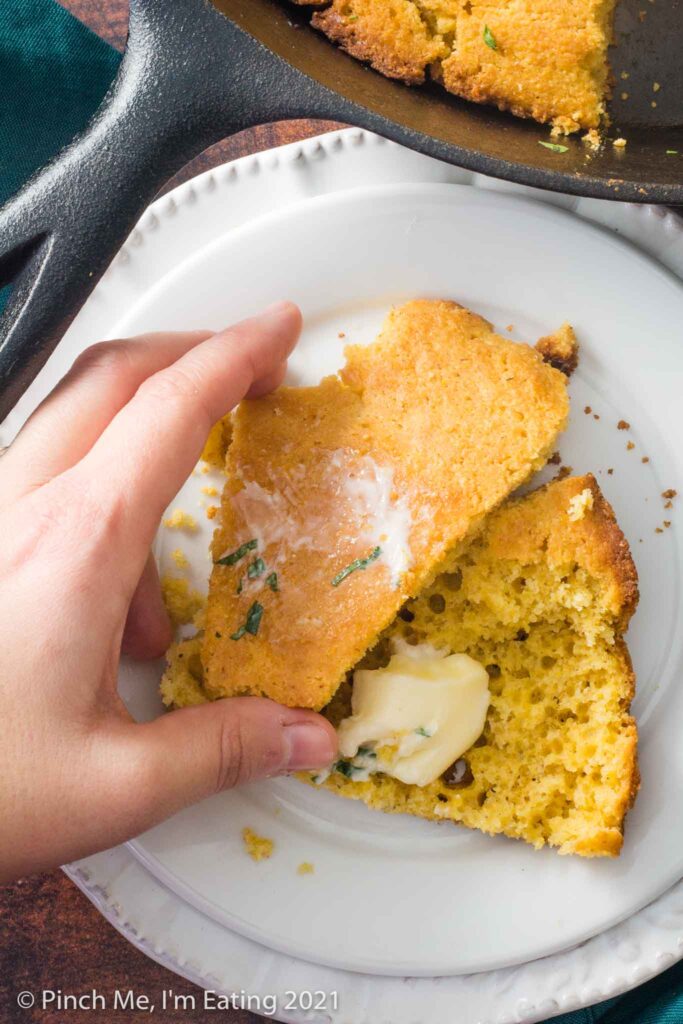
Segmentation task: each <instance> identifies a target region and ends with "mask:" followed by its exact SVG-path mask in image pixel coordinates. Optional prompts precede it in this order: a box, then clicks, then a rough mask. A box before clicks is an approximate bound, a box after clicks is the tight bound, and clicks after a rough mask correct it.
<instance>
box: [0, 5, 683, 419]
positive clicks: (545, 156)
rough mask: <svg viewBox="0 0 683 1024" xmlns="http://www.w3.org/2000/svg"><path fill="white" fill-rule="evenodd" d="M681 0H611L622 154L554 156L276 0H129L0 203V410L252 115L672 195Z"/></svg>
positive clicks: (681, 109)
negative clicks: (74, 94) (44, 143)
mask: <svg viewBox="0 0 683 1024" xmlns="http://www.w3.org/2000/svg"><path fill="white" fill-rule="evenodd" d="M567 2H570V0H567ZM680 4H681V0H656V2H654V0H650V2H647V0H621V4H620V6H619V8H618V15H617V26H616V31H617V45H616V47H615V49H614V52H613V55H612V67H613V68H614V69H615V72H616V77H617V86H616V90H615V100H614V105H613V118H614V119H615V122H616V125H615V126H616V127H617V128H618V129H620V130H621V132H622V133H623V134H625V135H626V136H627V138H628V140H629V141H628V145H627V147H626V149H625V150H621V151H620V150H616V149H614V148H613V147H612V146H611V145H608V146H606V147H605V148H604V149H603V150H602V151H601V152H599V153H597V154H593V153H592V152H590V151H589V150H588V149H587V148H586V146H585V145H583V144H582V143H581V142H580V141H579V140H570V141H569V143H568V145H569V150H568V152H566V153H562V154H558V153H554V152H552V151H549V150H547V149H545V148H543V147H542V146H539V144H538V142H539V139H546V140H547V138H548V134H547V130H546V129H544V128H542V127H540V126H539V125H536V124H534V123H533V122H525V121H519V120H516V119H514V118H512V117H510V116H508V115H504V114H500V113H499V112H498V111H496V110H493V109H491V108H488V107H486V108H485V107H477V106H475V105H474V104H467V103H462V102H459V101H458V100H456V99H454V98H452V97H449V96H448V95H447V94H445V93H443V92H441V91H440V90H437V88H436V87H434V88H430V87H426V88H421V89H409V88H407V87H406V86H403V85H401V84H400V83H397V82H392V81H389V80H388V79H385V78H382V77H381V76H380V75H378V74H375V73H374V72H373V71H371V70H370V69H368V68H366V67H364V66H363V65H361V64H359V63H357V62H356V61H354V60H352V59H351V58H350V57H347V56H346V55H345V54H344V53H342V52H341V51H339V50H337V49H336V48H335V47H333V46H331V45H330V44H329V43H328V42H327V41H326V40H325V39H323V38H322V37H320V36H319V35H318V34H317V33H316V32H314V31H313V30H312V29H311V28H309V26H308V24H307V16H306V14H305V12H304V11H303V10H301V9H297V8H295V7H292V6H291V5H286V4H284V3H282V2H280V0H214V3H213V4H211V3H209V0H131V15H130V29H129V40H128V46H127V49H126V53H125V56H124V59H123V62H122V65H121V70H120V72H119V75H118V77H117V79H116V81H115V82H114V84H113V86H112V88H111V90H110V91H109V93H108V95H107V97H106V98H105V100H104V102H103V104H102V107H101V108H100V110H99V112H98V113H97V115H96V116H95V118H94V120H93V121H92V123H91V125H90V127H89V128H88V130H87V131H86V133H85V134H84V135H83V136H81V137H80V138H79V139H77V140H76V141H75V142H74V143H73V144H72V145H71V146H70V147H69V148H67V149H66V150H65V151H64V152H63V153H61V154H60V155H59V156H58V157H57V159H56V160H55V161H53V162H52V163H51V164H50V165H48V166H47V167H46V168H44V169H43V170H42V171H41V172H40V173H39V174H38V175H37V176H36V177H35V178H34V179H33V180H32V181H31V182H29V183H28V184H27V185H26V186H25V187H24V189H23V190H22V191H21V192H20V193H19V194H18V195H17V196H15V197H14V198H13V199H12V200H11V201H10V202H9V203H8V204H7V205H6V206H5V207H4V208H3V209H2V210H1V211H0V287H2V286H3V285H7V284H8V283H12V285H13V287H12V290H11V294H10V298H9V301H8V303H7V305H6V308H5V312H4V315H3V317H2V319H1V320H0V420H2V418H3V417H4V416H5V415H6V414H7V412H8V411H9V410H10V409H11V408H12V406H13V405H14V403H15V402H16V401H17V399H18V398H19V397H20V395H21V394H22V393H23V391H24V390H25V389H26V387H27V386H28V384H29V383H30V382H31V381H32V380H33V378H34V377H35V375H36V374H37V373H38V371H39V370H40V368H41V366H42V365H43V364H44V363H45V361H46V359H47V358H48V356H49V354H50V353H51V352H52V350H53V349H54V347H55V345H56V344H57V343H58V341H59V339H60V338H61V337H62V335H63V334H64V332H65V330H66V328H67V327H68V326H69V324H70V323H71V321H72V320H73V318H74V316H75V315H76V313H77V312H78V310H79V309H80V307H81V306H82V305H83V303H84V302H85V300H86V298H87V297H88V295H89V294H90V292H91V291H92V289H93V287H94V285H95V284H96V283H97V281H98V279H99V278H100V276H101V275H102V273H103V271H104V270H105V269H106V267H107V265H108V264H109V262H110V260H111V258H112V256H113V255H114V253H115V252H116V250H117V249H118V248H119V247H120V245H121V244H122V243H123V241H124V240H125V238H126V236H127V234H128V233H129V231H130V229H131V227H132V226H133V224H134V223H135V221H136V219H137V217H138V216H139V214H140V213H141V212H142V210H143V209H144V207H145V206H146V205H147V204H148V203H149V202H150V200H151V199H152V198H153V197H154V195H155V194H156V192H157V191H158V189H159V188H160V186H161V185H163V184H164V182H165V181H167V180H168V178H170V177H171V176H172V175H173V174H174V173H175V172H176V171H177V170H178V169H179V168H180V167H181V166H182V165H183V164H185V163H186V162H187V161H189V160H190V159H192V157H194V156H195V155H196V154H197V153H199V152H201V151H202V150H203V149H205V148H206V147H208V146H210V145H212V144H213V143H214V142H216V141H218V140H219V139H221V138H224V137H225V136H227V135H230V134H232V133H233V132H236V131H239V130H240V129H243V128H247V127H250V126H252V125H255V124H259V123H263V122H267V121H277V120H281V119H286V118H293V117H303V116H305V117H313V118H316V117H317V118H325V119H332V120H336V121H344V122H346V123H349V124H356V125H360V126H362V127H365V128H369V129H371V130H372V131H375V132H378V133H379V134H381V135H384V136H386V137H388V138H391V139H394V140H396V141H398V142H401V143H403V144H404V145H407V146H410V147H412V148H414V149H418V150H420V151H421V152H423V153H427V154H429V155H431V156H435V157H438V158H440V159H442V160H447V161H449V162H451V163H455V164H458V165H460V166H463V167H467V168H470V169H472V170H475V171H480V172H482V173H484V174H490V175H494V176H497V177H501V178H508V179H510V180H512V181H517V182H521V183H523V184H527V185H535V186H539V187H541V188H549V189H555V190H560V191H564V192H572V193H576V194H580V195H588V196H596V197H602V198H607V199H621V200H630V201H634V202H650V203H683V173H682V170H681V169H682V168H683V128H682V127H681V124H682V123H683V74H681V70H680V68H681V64H680V59H681V58H680V55H681V53H682V52H683V16H682V15H683V11H682V10H681V7H680ZM642 8H646V13H645V17H644V20H643V19H642V15H641V16H640V17H639V13H638V12H639V11H640V10H642ZM548 45H549V46H550V47H552V39H549V41H548ZM622 71H624V72H626V73H627V74H628V76H629V77H628V79H624V78H622V77H621V73H622ZM655 82H657V83H659V85H660V88H659V89H658V90H657V91H656V92H655V91H654V83H655ZM622 92H628V93H629V98H628V100H622V99H621V93H622ZM653 103H656V106H652V104H653ZM667 150H677V151H680V153H681V156H680V157H679V156H678V155H675V154H669V155H667V153H666V151H667ZM551 244H552V240H551V239H549V245H551Z"/></svg>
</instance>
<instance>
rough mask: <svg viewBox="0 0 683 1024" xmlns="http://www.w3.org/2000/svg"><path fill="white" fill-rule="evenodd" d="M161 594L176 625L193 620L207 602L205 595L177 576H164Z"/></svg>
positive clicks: (182, 624) (169, 615)
mask: <svg viewBox="0 0 683 1024" xmlns="http://www.w3.org/2000/svg"><path fill="white" fill-rule="evenodd" d="M161 596H162V598H163V601H164V604H165V606H166V611H167V612H168V617H169V618H170V620H171V622H172V623H173V625H174V626H176V627H177V626H184V625H187V624H188V623H190V622H192V621H193V620H194V618H195V616H196V615H197V613H198V612H199V611H201V609H202V608H203V607H204V603H205V598H204V596H203V595H202V594H200V593H199V591H198V590H193V589H192V588H191V587H190V584H189V583H188V581H187V580H186V579H182V578H178V577H175V576H164V577H163V579H162V581H161Z"/></svg>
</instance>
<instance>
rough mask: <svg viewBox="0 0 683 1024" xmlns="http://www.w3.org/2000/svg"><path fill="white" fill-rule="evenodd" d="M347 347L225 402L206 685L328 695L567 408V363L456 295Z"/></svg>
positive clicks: (546, 449) (306, 701)
mask: <svg viewBox="0 0 683 1024" xmlns="http://www.w3.org/2000/svg"><path fill="white" fill-rule="evenodd" d="M346 357H347V362H346V365H345V367H344V368H343V369H342V370H341V372H340V374H339V375H338V376H333V377H327V378H326V379H325V380H323V381H322V383H321V384H319V385H318V386H317V387H308V388H286V387H285V388H280V389H278V390H277V391H276V392H275V393H273V394H271V395H268V396H266V397H264V398H260V399H258V400H256V401H245V402H242V403H241V405H240V406H239V408H238V409H237V411H236V413H235V414H234V418H233V436H232V443H231V445H230V448H229V450H228V458H227V481H226V486H225V489H224V492H223V500H222V510H221V521H220V525H219V528H218V529H217V531H216V533H215V534H214V540H213V545H212V553H213V559H214V563H215V564H214V568H213V572H212V576H211V583H210V590H209V599H208V608H207V628H206V632H205V636H204V645H203V649H202V661H203V664H204V670H205V678H204V686H205V688H206V690H207V693H208V694H209V695H210V696H211V697H219V696H229V695H233V694H240V693H252V694H260V695H264V696H268V697H271V698H273V699H275V700H278V701H280V702H282V703H284V704H288V705H291V706H302V707H314V708H320V707H322V706H323V705H324V704H326V703H327V702H328V701H329V699H330V697H331V696H332V694H333V693H334V692H335V690H336V689H337V687H338V686H339V684H340V682H341V681H342V679H343V678H344V675H345V673H346V672H347V671H348V670H349V669H351V668H352V667H353V666H354V665H355V664H356V663H357V662H358V661H359V659H360V658H361V657H362V656H363V654H364V653H365V651H366V650H367V649H368V647H370V646H371V645H372V644H373V643H374V642H375V640H376V638H377V636H378V634H379V633H380V631H381V630H382V629H383V628H385V627H386V626H387V625H388V624H389V623H390V622H391V620H392V619H393V617H394V616H395V615H396V613H397V611H398V610H399V608H400V607H401V605H402V603H403V602H404V601H405V599H406V598H407V597H410V596H414V595H416V594H417V593H419V592H420V590H421V589H422V588H423V587H424V586H425V584H427V583H428V582H429V580H430V578H432V577H433V575H434V573H435V571H436V570H437V568H438V565H439V562H440V561H441V560H442V559H443V558H444V557H445V556H446V555H447V554H448V553H449V551H450V550H451V549H452V548H453V547H454V546H455V545H456V544H458V543H459V542H460V541H461V540H462V539H463V538H464V537H465V536H466V535H467V534H468V532H470V531H471V530H472V529H474V528H476V527H477V526H478V525H479V523H480V522H481V520H482V519H483V517H484V516H485V515H486V514H487V513H488V512H490V511H491V509H493V508H494V507H495V506H496V505H498V504H500V502H501V501H502V500H503V499H504V498H505V497H506V496H507V495H508V494H509V493H510V492H511V491H512V490H513V489H514V488H516V487H518V486H519V485H520V484H522V483H523V482H524V481H525V480H527V479H528V478H529V477H530V476H531V474H532V473H533V472H534V471H535V470H536V469H540V468H541V467H542V466H543V465H544V464H545V461H546V459H547V457H548V455H549V454H550V452H551V451H552V449H553V447H554V443H555V440H556V438H557V435H558V433H559V431H560V430H562V429H563V428H564V425H565V422H566V419H567V414H568V398H567V393H566V377H565V376H564V375H563V374H562V373H560V372H558V371H557V370H555V369H553V368H552V367H551V366H549V365H547V364H546V363H544V361H543V359H542V357H541V356H540V355H539V353H538V352H536V351H535V350H534V349H533V348H531V347H530V346H528V345H524V344H520V343H517V342H513V341H510V340H509V339H507V338H503V337H500V336H499V335H497V334H495V333H494V332H493V329H492V328H491V325H490V324H489V323H487V322H486V321H485V320H483V319H482V318H481V317H479V316H477V315H476V314H474V313H471V312H469V311H468V310H466V309H463V308H462V307H461V306H458V305H457V304H456V303H453V302H442V301H427V300H422V301H414V302H409V303H407V304H406V305H405V306H403V307H401V308H399V309H396V310H394V311H393V312H392V313H390V315H389V316H388V318H387V320H386V322H385V324H384V327H383V329H382V332H381V334H380V336H379V338H378V340H377V341H376V342H374V343H373V344H372V345H369V346H368V347H359V346H350V347H348V348H347V349H346ZM273 577H275V581H274V583H275V585H273V584H272V583H271V581H272V580H273ZM340 623H343V628H340Z"/></svg>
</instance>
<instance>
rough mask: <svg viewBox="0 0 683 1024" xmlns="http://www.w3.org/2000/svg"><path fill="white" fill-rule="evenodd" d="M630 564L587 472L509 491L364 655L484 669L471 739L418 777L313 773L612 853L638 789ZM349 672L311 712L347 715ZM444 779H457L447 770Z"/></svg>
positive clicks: (419, 808)
mask: <svg viewBox="0 0 683 1024" xmlns="http://www.w3.org/2000/svg"><path fill="white" fill-rule="evenodd" d="M637 600H638V588H637V576H636V570H635V567H634V564H633V561H632V558H631V555H630V552H629V549H628V545H627V543H626V540H625V539H624V537H623V534H622V533H621V531H620V529H619V527H618V525H617V523H616V521H615V518H614V514H613V512H612V509H611V508H610V506H609V505H608V503H607V502H606V501H605V499H604V497H603V496H602V494H601V492H600V490H599V488H598V485H597V483H596V481H595V479H594V478H593V477H592V476H590V475H589V476H584V477H573V478H567V479H564V480H556V481H554V482H553V483H551V484H549V485H548V486H546V487H543V488H541V489H540V490H537V491H535V492H533V493H532V494H530V495H528V496H526V497H524V498H521V499H516V500H509V501H508V502H507V503H506V504H505V505H504V506H503V507H502V508H500V509H499V510H497V511H496V512H494V513H492V515H491V516H490V517H489V518H488V519H487V521H486V523H485V526H484V528H483V530H482V531H481V532H480V533H478V534H477V535H476V536H475V537H474V539H472V540H470V541H469V542H465V543H464V544H463V545H461V546H460V548H459V549H458V551H457V552H456V553H454V554H452V555H451V557H450V558H449V560H448V563H447V565H446V566H445V567H444V569H443V571H442V572H441V574H440V575H439V576H438V577H437V578H436V579H435V580H434V582H433V583H432V584H431V586H429V587H428V588H427V589H426V590H425V591H424V592H423V593H421V594H420V596H419V597H418V598H417V599H416V600H413V601H410V602H408V603H407V604H406V606H405V607H404V609H402V611H401V612H400V614H399V616H398V617H397V618H396V619H395V620H394V622H393V623H392V624H391V626H390V627H389V629H388V630H386V631H385V633H384V635H383V637H382V639H381V641H380V642H379V644H378V645H377V646H376V648H375V649H374V651H372V652H371V653H370V654H369V655H368V656H367V657H366V659H365V662H364V665H365V666H367V667H371V668H372V667H377V666H378V665H381V664H384V663H386V660H387V657H388V654H387V649H388V646H389V641H390V640H391V639H392V638H394V637H401V638H403V639H404V640H406V641H407V642H408V643H409V644H417V643H424V642H425V641H428V642H429V643H430V644H432V645H434V646H435V647H437V648H444V649H447V650H448V651H456V652H461V653H466V654H469V655H470V656H471V657H473V658H475V659H476V660H477V661H478V662H480V663H481V664H483V665H485V666H486V667H487V671H488V673H489V677H490V682H489V687H490V691H491V703H490V707H489V711H488V715H487V719H486V726H485V729H484V733H483V734H482V737H481V738H480V739H479V740H478V741H477V742H476V743H475V744H474V746H473V747H471V748H470V750H469V751H467V752H466V753H465V754H464V755H463V757H462V758H461V759H460V761H459V762H456V765H457V770H456V771H455V772H454V773H452V774H451V778H452V781H451V784H450V785H449V784H448V783H447V782H446V781H445V777H446V776H447V775H448V773H445V775H444V776H443V777H441V778H439V779H437V780H436V782H433V783H431V784H429V785H426V786H422V787H418V786H412V785H405V784H403V783H401V782H399V781H397V780H396V779H394V778H391V777H389V776H387V775H381V774H375V775H371V776H370V777H369V778H368V779H367V780H366V781H353V779H352V778H349V777H347V776H346V775H345V774H343V773H342V772H343V771H344V765H343V763H342V764H341V766H338V767H337V770H335V771H333V772H332V774H331V775H330V776H329V778H328V779H327V780H326V781H325V783H324V784H325V785H326V786H327V787H328V788H330V789H333V790H334V791H335V792H337V793H339V794H341V795H342V796H346V797H353V798H356V799H359V800H363V801H364V802H365V803H367V804H368V805H369V806H370V807H375V808H378V809H380V810H383V811H394V812H405V813H409V814H415V815H419V816H420V817H423V818H432V819H436V820H449V821H455V822H459V823H462V824H464V825H466V826H468V827H469V828H476V829H480V830H482V831H483V832H487V833H490V834H492V835H495V834H499V833H503V834H505V835H507V836H512V837H514V838H518V839H524V840H526V841H527V842H529V843H532V844H533V845H534V846H536V847H540V846H543V845H544V844H549V845H551V846H554V847H557V849H558V850H559V852H560V853H574V854H581V855H583V856H616V855H617V854H618V853H619V851H620V849H621V845H622V839H623V824H624V817H625V815H626V812H627V810H628V809H629V807H630V806H631V804H632V802H633V800H634V798H635V795H636V792H637V789H638V782H639V777H638V769H637V763H636V742H637V734H636V725H635V722H634V720H633V718H631V716H630V714H629V706H630V702H631V698H632V696H633V689H634V676H633V670H632V668H631V662H630V658H629V654H628V650H627V648H626V644H625V643H624V639H623V634H624V631H625V629H626V627H627V625H628V621H629V619H630V617H631V615H632V613H633V611H634V610H635V607H636V604H637ZM350 692H351V684H350V682H348V681H347V682H345V683H344V684H343V686H342V687H341V688H340V690H339V691H338V693H337V695H336V696H335V698H334V700H333V701H332V703H331V704H330V706H329V707H328V708H327V709H326V712H325V713H326V714H327V715H328V717H329V718H330V719H331V720H332V721H333V722H334V724H335V725H336V724H337V723H338V722H339V720H340V719H342V718H346V717H347V716H348V715H349V713H350ZM455 779H459V781H453V780H455Z"/></svg>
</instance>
